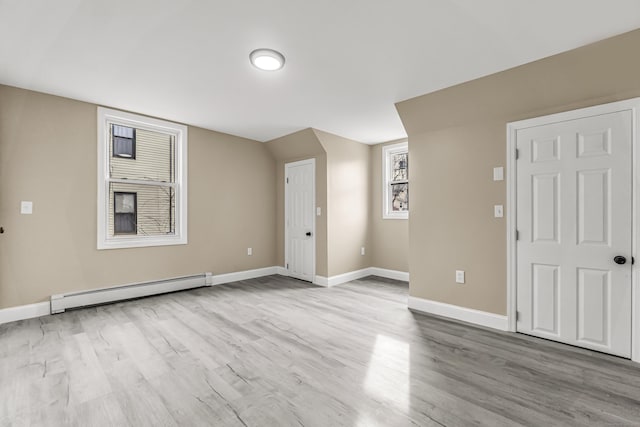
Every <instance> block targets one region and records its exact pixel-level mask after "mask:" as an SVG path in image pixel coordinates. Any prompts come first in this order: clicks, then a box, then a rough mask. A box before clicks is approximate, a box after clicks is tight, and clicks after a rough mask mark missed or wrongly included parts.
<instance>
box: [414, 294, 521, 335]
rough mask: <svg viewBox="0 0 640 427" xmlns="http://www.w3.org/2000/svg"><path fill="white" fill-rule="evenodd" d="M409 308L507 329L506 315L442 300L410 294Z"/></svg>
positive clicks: (502, 329)
mask: <svg viewBox="0 0 640 427" xmlns="http://www.w3.org/2000/svg"><path fill="white" fill-rule="evenodd" d="M409 309H411V310H415V311H419V312H422V313H428V314H436V315H438V316H443V317H449V318H451V319H456V320H462V321H463V322H467V323H473V324H475V325H480V326H485V327H487V328H492V329H498V330H500V331H507V330H509V322H508V321H507V316H501V315H499V314H494V313H488V312H486V311H480V310H474V309H472V308H465V307H459V306H457V305H451V304H445V303H443V302H438V301H432V300H428V299H424V298H418V297H412V296H410V297H409Z"/></svg>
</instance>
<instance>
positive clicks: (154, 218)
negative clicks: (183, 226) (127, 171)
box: [108, 183, 176, 236]
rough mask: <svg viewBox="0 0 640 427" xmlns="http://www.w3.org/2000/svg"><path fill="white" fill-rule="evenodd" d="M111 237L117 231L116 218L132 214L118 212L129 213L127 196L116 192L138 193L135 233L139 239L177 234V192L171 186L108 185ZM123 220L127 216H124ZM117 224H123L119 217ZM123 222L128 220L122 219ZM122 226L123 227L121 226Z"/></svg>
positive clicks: (109, 231)
mask: <svg viewBox="0 0 640 427" xmlns="http://www.w3.org/2000/svg"><path fill="white" fill-rule="evenodd" d="M109 187H110V188H109V200H110V201H111V202H110V204H109V229H108V233H109V236H114V235H115V234H119V233H118V232H116V230H120V229H119V228H118V229H117V228H116V226H115V222H116V217H119V216H121V215H131V213H119V212H120V209H124V210H128V209H129V206H128V203H129V202H128V201H127V200H126V197H123V198H120V197H116V196H117V195H116V194H115V193H136V197H135V199H136V205H137V206H136V209H135V212H136V213H135V226H136V228H135V232H137V235H138V236H163V235H165V236H166V235H173V234H175V223H176V206H175V191H174V189H173V188H171V187H161V186H159V185H137V184H120V183H111V184H110V185H109ZM123 218H124V217H123ZM117 221H120V219H119V218H118V219H117ZM122 221H125V220H124V219H122ZM119 225H120V224H119Z"/></svg>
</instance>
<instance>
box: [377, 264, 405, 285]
mask: <svg viewBox="0 0 640 427" xmlns="http://www.w3.org/2000/svg"><path fill="white" fill-rule="evenodd" d="M369 270H370V272H369V274H370V275H372V276H378V277H384V278H387V279H393V280H402V281H403V282H408V281H409V273H408V272H406V271H398V270H388V269H386V268H379V267H371V268H369Z"/></svg>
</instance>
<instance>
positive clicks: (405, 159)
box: [382, 142, 409, 219]
mask: <svg viewBox="0 0 640 427" xmlns="http://www.w3.org/2000/svg"><path fill="white" fill-rule="evenodd" d="M382 168H383V173H382V176H383V181H384V182H383V187H384V188H383V195H382V200H383V202H382V205H383V207H382V209H383V211H382V217H383V218H385V219H407V218H409V148H408V144H407V143H406V142H402V143H399V144H393V145H386V146H384V147H382Z"/></svg>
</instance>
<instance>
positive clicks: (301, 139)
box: [266, 129, 328, 277]
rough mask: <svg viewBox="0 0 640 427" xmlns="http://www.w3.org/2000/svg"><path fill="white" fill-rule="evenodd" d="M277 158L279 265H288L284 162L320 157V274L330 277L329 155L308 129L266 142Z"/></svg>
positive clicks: (318, 180)
mask: <svg viewBox="0 0 640 427" xmlns="http://www.w3.org/2000/svg"><path fill="white" fill-rule="evenodd" d="M266 146H267V148H268V149H269V151H270V152H271V154H272V155H273V157H274V158H275V159H276V174H275V178H274V179H275V186H276V187H275V188H276V222H275V230H276V244H275V251H276V253H275V257H276V265H279V266H284V165H285V163H290V162H296V161H298V160H306V159H316V177H315V178H316V207H319V208H321V209H322V215H321V216H319V217H316V274H317V275H319V276H324V277H327V274H328V261H327V155H326V153H325V151H324V148H323V147H322V145H321V144H320V141H318V137H317V136H316V134H315V133H314V131H313V130H312V129H304V130H301V131H299V132H295V133H292V134H290V135H287V136H283V137H281V138H277V139H274V140H272V141H269V142H267V143H266Z"/></svg>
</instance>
